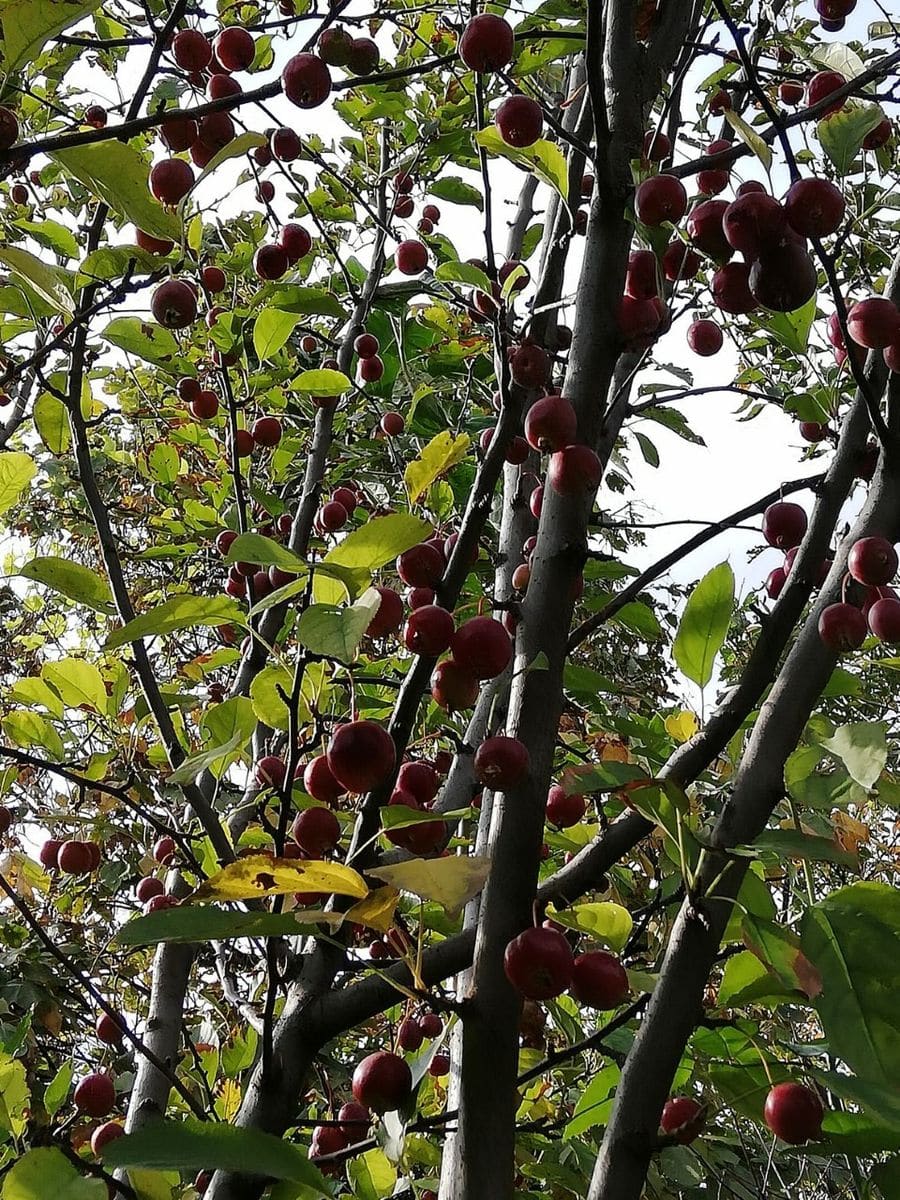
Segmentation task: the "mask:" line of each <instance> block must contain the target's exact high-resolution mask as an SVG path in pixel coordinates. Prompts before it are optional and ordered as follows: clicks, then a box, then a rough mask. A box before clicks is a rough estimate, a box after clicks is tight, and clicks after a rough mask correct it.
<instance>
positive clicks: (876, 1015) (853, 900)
mask: <svg viewBox="0 0 900 1200" xmlns="http://www.w3.org/2000/svg"><path fill="white" fill-rule="evenodd" d="M801 945H802V947H803V951H804V953H805V954H806V956H807V957H808V958H809V959H810V961H811V962H812V963H813V964H814V965H815V966H816V968H817V969H818V971H819V973H820V974H821V976H822V992H821V994H820V995H819V996H817V997H816V1001H815V1006H816V1011H817V1012H818V1015H819V1020H820V1021H821V1023H822V1027H823V1028H824V1030H825V1037H826V1038H827V1040H828V1044H829V1047H830V1050H831V1053H832V1054H834V1055H837V1056H838V1057H839V1058H841V1059H843V1061H844V1062H845V1063H846V1064H847V1066H849V1067H851V1068H852V1070H854V1071H855V1072H856V1074H857V1075H859V1076H860V1078H861V1079H864V1080H867V1081H869V1082H872V1083H878V1084H881V1085H884V1086H888V1087H895V1086H896V1080H897V1075H898V1072H900V1008H898V1006H897V995H898V993H900V891H898V890H897V889H896V888H892V887H888V886H887V885H886V884H883V883H854V884H851V885H850V886H849V887H845V888H840V889H839V890H838V891H836V892H832V894H831V895H830V896H826V897H825V899H824V900H820V901H819V902H818V903H817V904H815V905H812V906H811V907H810V908H808V909H807V910H806V912H805V913H804V916H803V925H802V937H801Z"/></svg>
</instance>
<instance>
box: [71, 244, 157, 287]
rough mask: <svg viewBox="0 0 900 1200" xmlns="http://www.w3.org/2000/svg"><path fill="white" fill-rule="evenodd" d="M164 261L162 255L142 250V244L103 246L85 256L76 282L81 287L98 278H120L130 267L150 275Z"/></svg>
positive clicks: (133, 271) (133, 270) (134, 270)
mask: <svg viewBox="0 0 900 1200" xmlns="http://www.w3.org/2000/svg"><path fill="white" fill-rule="evenodd" d="M162 261H163V260H162V259H161V257H160V255H158V254H151V253H150V252H149V251H148V250H142V249H141V247H140V246H102V247H101V248H100V249H99V250H94V251H92V252H91V253H90V254H88V255H86V256H85V258H84V261H83V262H82V263H81V266H80V267H79V268H78V274H77V275H76V276H75V283H76V286H78V287H81V286H82V285H83V284H85V283H91V282H93V281H94V280H97V279H100V280H109V279H119V278H120V277H121V276H122V275H124V274H125V272H126V271H127V270H129V269H130V270H131V272H132V274H133V275H149V274H150V273H151V272H152V271H157V270H159V266H160V263H161V262H162Z"/></svg>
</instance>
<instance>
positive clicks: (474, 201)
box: [428, 175, 484, 212]
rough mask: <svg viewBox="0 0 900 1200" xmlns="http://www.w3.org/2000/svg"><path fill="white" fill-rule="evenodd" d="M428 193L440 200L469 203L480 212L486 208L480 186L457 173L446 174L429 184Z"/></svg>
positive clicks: (452, 202)
mask: <svg viewBox="0 0 900 1200" xmlns="http://www.w3.org/2000/svg"><path fill="white" fill-rule="evenodd" d="M428 193H429V195H431V196H436V197H437V199H438V200H449V201H450V203H451V204H469V205H471V206H472V207H473V208H477V209H478V211H479V212H481V210H482V209H483V208H484V198H483V197H482V195H481V192H480V191H479V190H478V188H476V187H473V186H472V185H471V183H466V182H465V180H463V179H460V178H459V177H458V176H456V175H444V176H443V177H442V178H441V179H436V180H435V181H434V182H433V183H430V184H429V185H428Z"/></svg>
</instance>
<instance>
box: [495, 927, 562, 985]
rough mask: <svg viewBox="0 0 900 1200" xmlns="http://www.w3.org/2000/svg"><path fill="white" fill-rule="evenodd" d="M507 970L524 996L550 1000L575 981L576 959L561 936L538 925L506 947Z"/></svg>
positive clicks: (512, 982) (505, 969)
mask: <svg viewBox="0 0 900 1200" xmlns="http://www.w3.org/2000/svg"><path fill="white" fill-rule="evenodd" d="M503 969H504V971H505V972H506V977H507V979H508V980H509V982H510V983H511V984H512V986H513V987H514V988H515V989H516V991H517V992H519V994H520V995H522V996H526V997H527V998H528V999H529V1000H549V999H551V998H552V997H553V996H559V995H561V994H562V993H563V992H564V991H565V990H566V988H567V987H568V986H569V984H570V983H571V982H572V972H573V969H574V958H573V955H572V949H571V947H570V946H569V943H568V942H567V941H566V939H565V938H564V937H563V935H562V934H561V933H557V931H556V930H555V929H546V928H544V927H543V926H540V927H538V926H535V927H533V928H531V929H526V930H525V931H524V932H523V933H520V934H519V936H518V937H516V938H513V940H512V941H511V942H510V943H509V945H508V946H507V947H506V950H505V952H504V955H503Z"/></svg>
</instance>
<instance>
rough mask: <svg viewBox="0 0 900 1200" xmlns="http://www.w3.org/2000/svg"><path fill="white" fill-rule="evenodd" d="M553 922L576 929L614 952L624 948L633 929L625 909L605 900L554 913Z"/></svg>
mask: <svg viewBox="0 0 900 1200" xmlns="http://www.w3.org/2000/svg"><path fill="white" fill-rule="evenodd" d="M553 920H554V921H556V922H558V923H559V924H560V925H565V926H566V928H567V929H578V930H580V931H581V932H582V933H586V934H588V936H589V937H592V938H594V939H596V940H597V941H598V942H603V944H604V945H606V946H608V947H609V948H610V949H611V950H616V951H618V950H622V949H623V948H624V946H625V943H626V942H627V941H628V939H629V937H630V936H631V930H632V928H633V927H634V921H633V920H632V918H631V913H630V912H629V911H628V909H627V908H623V907H622V905H621V904H612V903H610V902H609V901H605V900H600V901H591V902H587V903H585V904H573V905H572V907H571V908H564V909H561V910H560V911H559V912H554V913H553Z"/></svg>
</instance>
